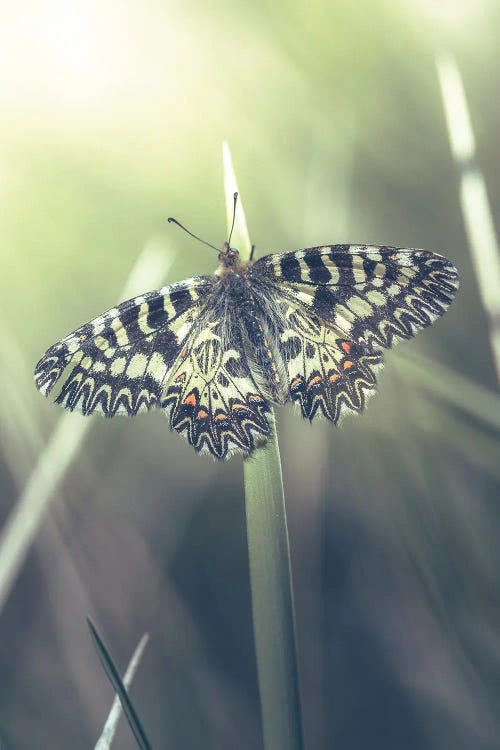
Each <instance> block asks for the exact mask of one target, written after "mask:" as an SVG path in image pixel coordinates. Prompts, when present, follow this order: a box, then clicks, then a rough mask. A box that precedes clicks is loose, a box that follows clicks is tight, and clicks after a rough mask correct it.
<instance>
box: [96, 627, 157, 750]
mask: <svg viewBox="0 0 500 750" xmlns="http://www.w3.org/2000/svg"><path fill="white" fill-rule="evenodd" d="M87 624H88V626H89V630H90V634H91V636H92V640H93V641H94V645H95V648H96V651H97V655H98V656H99V659H100V661H101V664H102V666H103V669H104V671H105V673H106V676H107V678H108V680H109V681H110V683H111V684H112V686H113V688H114V690H115V692H116V694H117V696H118V698H119V699H120V703H121V705H122V708H123V713H124V714H125V717H126V719H127V721H128V723H129V726H130V729H131V730H132V733H133V735H134V737H135V739H136V740H137V744H138V746H139V747H140V749H141V750H151V745H150V743H149V740H148V738H147V736H146V733H145V731H144V729H143V726H142V724H141V722H140V720H139V717H138V716H137V713H136V711H135V709H134V707H133V705H132V702H131V700H130V698H129V696H128V693H127V690H126V688H125V686H124V684H123V682H122V680H121V677H120V675H119V674H118V670H117V669H116V667H115V665H114V663H113V660H112V658H111V656H110V654H109V651H108V650H107V648H106V646H105V645H104V642H103V641H102V639H101V637H100V635H99V633H98V632H97V630H96V627H95V625H94V623H93V622H92V620H91V619H90V617H87Z"/></svg>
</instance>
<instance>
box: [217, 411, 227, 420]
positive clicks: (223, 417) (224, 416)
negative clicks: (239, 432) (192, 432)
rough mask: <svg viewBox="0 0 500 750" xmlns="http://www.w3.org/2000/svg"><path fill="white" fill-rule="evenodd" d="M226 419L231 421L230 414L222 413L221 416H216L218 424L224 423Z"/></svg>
mask: <svg viewBox="0 0 500 750" xmlns="http://www.w3.org/2000/svg"><path fill="white" fill-rule="evenodd" d="M226 419H229V415H228V414H223V413H222V412H221V413H220V414H216V415H215V421H216V422H222V421H225V420H226Z"/></svg>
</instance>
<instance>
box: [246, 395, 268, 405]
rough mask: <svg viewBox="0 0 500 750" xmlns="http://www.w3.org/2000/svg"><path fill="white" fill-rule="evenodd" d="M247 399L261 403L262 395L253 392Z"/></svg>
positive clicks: (262, 401)
mask: <svg viewBox="0 0 500 750" xmlns="http://www.w3.org/2000/svg"><path fill="white" fill-rule="evenodd" d="M248 400H249V401H250V402H252V403H257V404H262V403H264V399H263V398H262V396H258V395H257V394H255V393H252V394H251V396H249V397H248Z"/></svg>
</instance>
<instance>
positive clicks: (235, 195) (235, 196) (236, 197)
mask: <svg viewBox="0 0 500 750" xmlns="http://www.w3.org/2000/svg"><path fill="white" fill-rule="evenodd" d="M233 199H234V203H233V223H232V224H231V231H230V232H229V239H228V241H227V244H228V245H230V244H231V237H232V235H233V229H234V220H235V219H236V203H237V202H238V193H235V194H234V196H233Z"/></svg>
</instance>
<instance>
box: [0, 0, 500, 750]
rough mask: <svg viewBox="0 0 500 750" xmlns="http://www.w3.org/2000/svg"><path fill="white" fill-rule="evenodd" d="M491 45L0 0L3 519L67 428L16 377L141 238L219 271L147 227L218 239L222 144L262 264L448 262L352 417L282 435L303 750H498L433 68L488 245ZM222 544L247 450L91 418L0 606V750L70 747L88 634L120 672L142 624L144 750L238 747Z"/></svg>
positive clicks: (459, 243) (236, 631)
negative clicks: (393, 258)
mask: <svg viewBox="0 0 500 750" xmlns="http://www.w3.org/2000/svg"><path fill="white" fill-rule="evenodd" d="M499 27H500V4H499V3H498V2H496V1H493V0H490V1H488V0H479V1H477V2H473V0H454V1H453V2H452V0H442V1H441V2H435V3H433V2H431V0H373V2H371V3H352V2H344V1H339V2H333V1H332V0H330V2H326V1H323V2H316V3H312V4H310V5H307V4H305V3H303V2H298V1H297V0H291V1H290V2H287V3H276V2H274V3H272V2H265V1H262V0H256V1H255V2H253V3H248V2H241V1H240V2H234V1H233V2H229V0H227V1H224V0H222V1H219V2H216V3H208V2H201V1H200V0H198V1H197V2H196V1H195V2H185V1H184V2H174V1H171V0H167V1H166V2H153V1H148V0H146V2H143V3H133V2H122V3H117V2H110V1H109V0H108V1H106V0H105V1H104V2H100V3H94V2H80V0H77V1H76V2H72V3H65V2H62V1H60V0H59V1H57V0H48V2H46V3H43V4H42V3H39V2H29V1H27V2H21V3H17V4H9V5H8V4H7V3H3V4H2V8H1V10H0V60H1V64H0V106H1V120H0V144H1V145H0V238H1V253H2V261H1V278H0V294H1V319H0V331H1V334H2V348H1V382H2V390H1V392H0V440H1V443H0V490H1V498H0V520H1V521H2V523H3V522H4V521H5V520H6V519H7V517H8V516H9V513H10V512H11V510H12V509H13V508H14V506H15V504H16V501H17V499H18V497H19V496H20V493H21V492H22V489H23V487H24V486H25V484H26V482H27V480H28V478H29V476H30V475H31V472H32V471H33V469H34V467H35V466H36V463H37V458H38V455H39V454H41V453H42V452H43V450H44V447H45V446H46V445H47V443H48V440H49V438H50V435H51V434H52V431H53V430H54V429H55V427H56V424H57V422H58V420H59V419H60V418H61V416H62V412H61V411H60V410H59V409H58V408H57V407H55V406H53V405H51V404H50V403H49V402H47V401H45V400H44V399H43V398H42V397H41V396H40V395H39V394H38V393H37V392H36V390H35V388H34V385H33V382H32V370H33V367H34V364H35V363H36V361H37V360H38V359H39V357H40V356H41V355H42V353H43V352H44V351H45V349H46V348H47V347H48V346H50V345H51V344H52V343H54V342H55V341H56V340H57V339H59V338H61V337H62V336H63V335H65V334H66V333H68V332H69V331H71V330H72V329H74V328H75V327H76V326H77V325H79V324H80V323H82V322H84V321H86V320H88V319H90V318H92V317H94V316H95V315H97V314H98V313H100V312H101V311H103V310H105V309H107V308H109V307H110V306H112V305H113V304H114V302H115V301H116V299H117V297H118V296H119V294H120V290H121V289H122V287H123V286H124V284H125V282H126V280H127V277H128V276H129V273H130V271H131V269H132V267H133V265H134V263H135V262H136V260H137V258H138V256H139V255H140V254H141V252H142V251H143V249H144V248H145V247H152V246H154V247H155V248H156V249H158V251H159V252H164V253H165V255H166V257H167V259H168V262H169V263H170V270H169V271H168V281H176V280H180V279H182V278H184V277H186V276H190V275H193V274H197V273H210V272H211V271H212V270H213V268H214V256H213V253H212V252H211V251H209V250H207V249H206V248H203V246H201V245H199V244H197V243H194V242H192V241H191V240H190V239H189V238H188V237H187V236H185V235H183V234H182V233H181V232H179V231H178V230H176V229H175V228H173V227H170V226H168V225H167V224H166V222H165V218H166V216H168V215H174V216H176V217H178V218H179V219H180V220H181V221H184V222H185V223H186V224H188V226H189V227H190V228H191V229H192V230H193V231H194V232H197V233H199V234H201V235H202V236H203V237H205V238H206V239H208V240H209V241H211V242H214V243H215V244H217V245H219V244H221V243H222V242H223V241H224V239H225V238H226V222H225V209H224V194H223V186H222V179H223V175H222V160H221V142H222V141H223V140H224V139H227V140H228V142H229V144H230V147H231V151H232V156H233V161H234V165H235V170H236V175H237V178H238V182H239V187H240V190H241V193H242V198H243V202H244V206H245V211H246V216H247V221H248V225H249V229H250V234H251V237H252V241H253V242H255V243H256V244H257V254H265V253H267V252H269V251H279V250H283V249H293V248H299V247H307V246H314V245H317V244H323V243H325V244H326V243H328V244H330V243H343V242H360V243H373V244H383V243H386V244H392V245H400V246H410V247H411V246H413V247H424V248H428V249H433V250H436V251H438V252H442V253H443V254H445V255H447V256H448V257H449V258H450V259H451V260H453V262H454V263H455V264H456V265H457V267H458V269H459V271H460V275H461V289H460V292H459V295H458V297H457V299H456V302H455V303H454V304H453V306H452V307H451V309H450V311H449V313H447V315H446V316H445V317H444V318H443V319H442V320H439V321H438V322H437V324H436V325H435V326H434V327H433V328H432V329H430V330H427V331H426V332H424V333H422V334H420V335H419V337H418V338H417V339H416V340H415V341H412V342H409V343H406V344H404V345H402V346H401V347H400V348H398V350H396V351H395V352H394V353H393V352H390V353H389V354H388V356H387V367H386V369H385V370H384V372H383V374H382V375H381V377H380V392H379V394H378V395H377V396H376V398H374V399H373V401H372V402H371V403H370V406H369V409H368V411H367V413H366V414H365V415H363V416H362V417H361V418H355V417H352V418H348V419H346V420H345V422H344V424H343V426H342V428H341V429H335V428H333V427H332V426H330V425H328V424H325V423H319V424H314V425H313V426H310V425H309V424H306V423H304V422H302V420H301V419H300V418H299V417H298V415H297V414H296V413H295V412H294V410H293V409H292V407H290V406H287V407H286V408H283V409H281V410H280V411H279V414H278V419H279V426H280V443H281V450H282V459H283V471H284V481H285V493H286V499H287V507H288V513H289V529H290V541H291V551H292V566H293V575H294V584H295V601H296V609H297V627H298V644H299V658H300V669H301V679H302V702H303V712H304V725H305V735H306V744H307V747H308V749H309V750H313V749H314V750H330V749H332V750H358V748H365V747H371V748H374V749H375V748H376V749H377V750H378V748H384V750H387V749H391V748H400V747H404V748H407V749H408V750H422V749H423V748H425V749H426V750H427V749H430V750H448V749H449V750H452V749H453V750H461V749H462V748H463V750H470V748H475V750H493V749H494V748H497V747H498V737H499V736H500V723H499V718H498V717H499V711H498V706H499V703H500V635H499V630H498V623H499V615H500V588H499V584H498V580H499V573H500V565H499V563H500V560H499V545H498V536H499V531H500V516H499V502H498V499H499V495H500V491H499V490H500V462H499V460H498V456H499V440H498V437H499V436H498V430H497V429H495V428H494V426H492V424H491V423H490V424H488V423H487V421H486V420H484V419H481V418H480V417H479V416H477V417H476V416H474V412H475V408H476V405H479V406H480V405H481V404H480V403H479V402H481V399H482V397H483V394H484V396H485V399H487V396H488V395H489V397H490V399H491V398H492V395H491V394H492V393H493V392H494V391H495V390H498V384H497V383H496V379H495V371H494V367H493V363H492V358H491V353H490V348H489V342H488V331H487V320H486V317H485V313H484V311H483V309H482V307H481V302H480V297H479V293H478V288H477V285H476V280H475V276H474V273H473V269H472V265H471V260H470V254H469V249H468V244H467V240H466V236H465V232H464V228H463V220H462V216H461V213H460V204H459V200H458V176H457V171H456V169H455V167H454V165H453V162H452V160H451V156H450V148H449V143H448V139H447V132H446V127H445V119H444V113H443V105H442V100H441V95H440V90H439V85H438V80H437V75H436V67H435V59H434V57H435V54H436V53H437V52H439V51H441V50H447V51H451V52H453V53H454V54H455V55H456V58H457V61H458V64H459V67H460V69H461V72H462V75H463V79H464V85H465V88H466V91H467V94H468V99H469V105H470V109H471V114H472V121H473V126H474V130H475V134H476V138H477V145H478V163H479V165H480V167H481V168H482V169H483V171H484V175H485V179H486V184H487V187H488V190H489V194H490V199H491V203H492V206H493V208H494V210H495V211H496V212H497V213H496V216H495V219H496V222H497V228H498V218H499V214H498V206H499V202H498V196H499V195H500V149H499V148H498V145H499V142H498V133H499V127H500V108H499V107H498V92H499V90H500V65H499V62H500V59H499V57H500V56H499V52H498V28H499ZM161 283H163V281H162V282H161ZM161 283H160V284H159V285H161ZM137 291H147V289H141V290H137ZM499 294H500V290H499ZM409 356H411V357H413V358H417V357H420V358H425V359H422V360H421V361H422V362H423V363H424V365H423V368H422V369H423V370H424V375H423V377H422V376H420V377H418V378H417V377H416V376H414V375H413V374H412V372H411V371H410V370H408V369H407V368H406V367H405V366H404V363H405V361H406V357H409ZM432 363H435V366H436V370H435V371H434V369H433V364H432ZM438 365H445V366H446V367H447V368H449V369H448V370H445V371H443V373H442V372H441V370H438V369H437V367H438ZM426 370H427V371H428V374H429V382H427V381H426V377H425V371H426ZM450 373H451V374H450ZM436 374H437V376H438V377H439V378H440V379H441V380H442V381H444V382H445V386H446V387H447V388H448V390H449V392H450V395H452V396H454V398H455V401H456V402H458V403H456V404H455V405H451V404H450V402H449V401H448V400H447V399H445V398H443V397H442V396H439V395H436V393H434V392H433V390H432V388H430V387H429V385H430V384H431V380H432V377H433V376H435V375H436ZM454 374H457V375H462V376H464V377H466V378H467V379H468V380H470V381H471V382H472V383H474V384H476V385H477V386H481V387H482V388H479V389H477V390H474V391H473V393H474V397H473V398H472V397H470V396H469V391H468V390H461V389H460V388H459V385H460V381H459V383H458V385H457V384H456V383H455V379H454V377H452V376H453V375H454ZM448 375H450V380H449V382H447V381H448ZM488 391H489V392H490V393H489V394H488ZM476 401H477V404H476ZM461 402H462V403H461ZM484 403H488V404H490V403H493V401H491V400H490V401H485V402H484ZM498 403H499V402H498V400H496V401H494V404H495V407H496V409H497V410H498ZM483 406H484V404H483ZM492 416H494V415H492ZM496 416H497V417H498V411H497V415H496ZM81 419H83V417H82V418H81ZM497 424H498V419H497ZM246 555H247V552H246V540H245V514H244V498H243V485H242V466H241V460H240V459H238V458H236V459H233V460H232V461H231V462H230V463H229V464H227V465H219V464H216V463H215V462H213V461H212V460H211V459H209V458H203V457H197V456H195V454H194V452H193V451H192V449H191V448H190V447H189V446H188V445H187V444H185V443H184V442H183V441H181V440H179V438H178V437H177V435H174V434H172V433H170V432H169V430H168V428H167V423H166V420H165V418H164V417H163V416H162V415H161V414H160V413H158V414H148V415H145V416H140V417H137V418H136V419H134V420H125V419H124V420H121V419H116V420H112V421H105V420H101V419H100V418H99V417H94V418H91V426H90V430H89V432H88V434H87V435H86V437H85V440H84V441H82V444H81V447H80V449H79V451H78V454H77V456H76V458H75V460H74V461H73V462H72V463H71V465H70V467H69V468H68V471H67V472H66V473H65V477H64V480H63V482H62V484H61V485H60V487H59V488H58V490H57V493H56V497H55V498H54V501H53V503H52V505H51V507H50V510H49V511H48V513H47V514H46V515H45V517H44V520H43V523H42V525H41V528H40V530H39V533H38V535H37V537H36V542H35V544H34V545H33V547H32V548H31V550H30V553H29V555H28V558H27V560H26V563H25V564H24V566H23V567H22V569H21V571H20V575H19V577H18V578H17V580H16V582H15V585H14V587H13V588H12V590H11V592H10V596H9V598H8V599H7V601H6V603H5V606H4V609H3V611H2V612H1V613H0V747H1V748H2V750H33V749H34V748H36V749H38V748H51V749H52V750H59V748H60V749H61V750H62V749H63V748H64V749H65V750H66V748H75V750H80V748H81V750H84V749H85V750H86V749H87V748H91V747H93V746H94V744H95V742H96V739H97V737H98V736H99V733H100V731H101V729H102V726H103V723H104V720H105V717H106V715H107V713H108V710H109V707H110V705H111V700H112V693H111V690H110V688H109V686H108V683H107V681H106V678H105V676H104V674H103V673H102V670H101V667H100V665H99V663H98V660H97V657H96V655H95V652H94V650H93V646H92V644H91V641H90V638H89V635H88V632H87V628H86V624H85V619H84V618H85V615H86V614H87V613H90V614H91V615H92V616H93V618H94V620H95V621H96V623H97V625H98V627H99V629H100V630H101V632H102V634H103V635H104V637H105V639H106V640H107V642H108V644H109V645H110V646H111V649H112V652H113V655H114V657H115V658H116V661H117V663H118V664H119V666H120V667H125V665H126V663H127V661H128V659H129V657H130V654H131V652H132V650H133V648H134V647H135V645H136V643H137V640H138V639H139V637H140V635H141V634H142V633H143V632H144V631H148V632H149V633H150V634H151V640H150V643H149V646H148V649H147V652H146V655H145V658H144V661H143V663H142V664H141V667H140V669H139V672H138V674H137V677H136V679H135V683H134V687H133V690H132V695H133V698H134V702H135V705H136V707H137V709H138V711H139V714H140V716H141V718H142V719H143V722H144V724H145V726H146V728H147V730H148V734H149V736H150V739H151V741H152V743H153V746H154V747H155V748H175V749H176V750H185V749H186V750H187V749H188V748H189V749H190V750H191V748H204V749H205V750H210V749H211V748H214V749H215V748H217V749H218V750H232V749H233V748H238V750H247V749H248V750H250V749H252V750H254V749H255V748H259V747H261V743H262V737H261V727H260V718H259V706H258V693H257V687H256V672H255V664H254V653H253V641H252V628H251V612H250V598H249V596H250V595H249V582H248V563H247V556H246ZM115 746H116V747H117V748H120V750H128V749H129V748H130V749H131V748H134V747H135V744H134V741H133V739H132V738H131V737H130V734H129V732H128V729H127V728H126V727H122V728H121V730H120V733H119V736H118V738H117V740H116V745H115Z"/></svg>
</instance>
